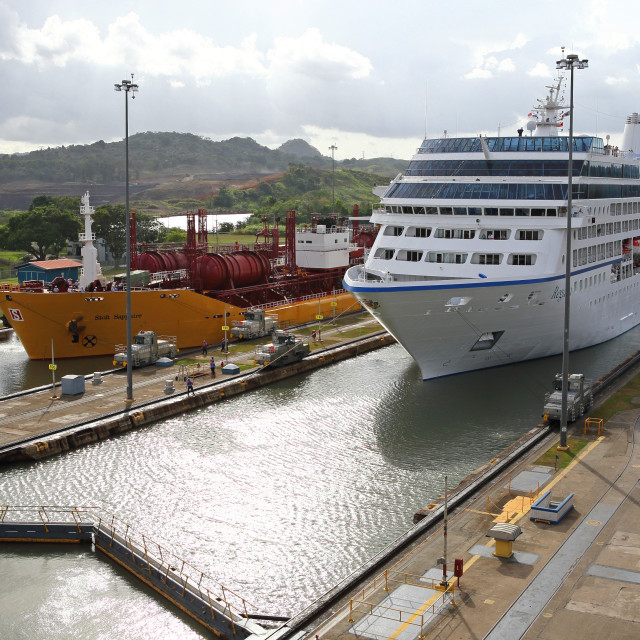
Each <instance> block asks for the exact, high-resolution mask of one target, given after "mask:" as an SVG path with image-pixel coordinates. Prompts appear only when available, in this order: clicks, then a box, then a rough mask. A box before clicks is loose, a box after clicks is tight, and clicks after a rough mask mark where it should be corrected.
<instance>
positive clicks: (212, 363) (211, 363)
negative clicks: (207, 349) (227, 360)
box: [209, 356, 216, 378]
mask: <svg viewBox="0 0 640 640" xmlns="http://www.w3.org/2000/svg"><path fill="white" fill-rule="evenodd" d="M209 367H210V368H211V375H212V376H213V377H214V378H215V377H216V361H215V360H214V359H213V356H211V360H209Z"/></svg>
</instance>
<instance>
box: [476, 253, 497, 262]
mask: <svg viewBox="0 0 640 640" xmlns="http://www.w3.org/2000/svg"><path fill="white" fill-rule="evenodd" d="M471 262H473V263H476V264H500V254H499V253H476V254H474V256H473V258H472V260H471Z"/></svg>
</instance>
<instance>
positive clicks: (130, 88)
mask: <svg viewBox="0 0 640 640" xmlns="http://www.w3.org/2000/svg"><path fill="white" fill-rule="evenodd" d="M114 88H115V90H116V91H124V149H125V152H124V153H125V262H126V274H127V276H126V283H127V398H126V402H133V371H132V362H131V340H132V336H131V220H130V218H129V92H131V93H132V94H135V92H136V91H137V90H138V85H137V84H134V83H133V74H131V80H123V81H122V82H121V83H120V84H115V85H114ZM134 98H135V95H132V96H131V99H132V100H133V99H134Z"/></svg>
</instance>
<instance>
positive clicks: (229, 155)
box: [0, 132, 408, 209]
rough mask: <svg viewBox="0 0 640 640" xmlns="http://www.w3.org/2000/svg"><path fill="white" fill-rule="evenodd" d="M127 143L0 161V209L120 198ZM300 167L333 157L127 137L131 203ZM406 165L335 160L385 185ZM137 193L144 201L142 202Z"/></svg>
mask: <svg viewBox="0 0 640 640" xmlns="http://www.w3.org/2000/svg"><path fill="white" fill-rule="evenodd" d="M124 154H125V149H124V141H118V142H110V143H107V142H104V141H103V140H99V141H97V142H94V143H92V144H88V145H71V146H67V147H64V146H63V147H54V148H47V149H41V150H38V151H32V152H30V153H25V154H13V155H7V154H0V209H3V208H14V209H24V208H26V207H28V205H29V204H30V202H31V200H32V199H33V198H34V197H35V196H37V195H40V194H43V193H47V194H50V195H60V196H63V195H74V196H79V195H81V194H82V193H83V192H84V191H85V190H87V189H88V190H90V192H91V194H92V202H94V201H95V203H96V204H103V203H107V202H118V201H122V200H123V199H124V179H125V166H124ZM297 163H303V164H304V165H305V166H309V167H312V168H315V169H319V170H325V171H328V170H330V169H331V167H332V161H331V158H330V157H327V156H323V155H322V154H321V153H320V151H318V149H316V148H315V147H313V146H311V145H310V144H308V143H307V142H305V141H304V140H300V139H295V140H289V141H288V142H285V143H284V144H283V145H281V146H280V147H279V148H278V149H269V148H268V147H265V146H263V145H260V144H258V143H257V142H256V141H255V140H253V139H252V138H239V137H235V138H231V139H229V140H223V141H218V142H216V141H213V140H209V139H207V138H203V137H201V136H196V135H193V134H190V133H175V132H171V133H170V132H146V133H139V134H135V135H133V136H130V138H129V176H130V188H131V193H132V197H133V196H134V195H135V194H140V195H141V197H143V199H146V200H150V201H152V202H153V201H156V199H160V200H163V201H164V200H167V199H179V200H181V199H184V198H196V199H202V198H203V197H206V196H211V195H212V194H215V193H216V192H217V191H218V189H219V188H220V186H222V185H227V186H229V187H230V188H236V187H237V186H239V187H240V188H247V186H248V184H247V181H249V182H251V181H253V186H257V182H258V181H260V180H265V179H266V180H267V181H268V178H269V176H273V175H278V174H281V173H283V172H285V171H286V170H287V168H288V167H289V165H291V164H297ZM407 164H408V163H407V161H406V160H395V159H391V158H374V159H369V160H357V159H355V158H352V159H350V160H344V161H342V162H338V161H336V163H335V168H336V171H338V170H340V169H342V168H344V169H347V168H348V169H350V170H354V171H360V172H363V173H375V174H376V175H377V176H382V177H385V178H389V177H392V176H395V175H396V174H397V173H398V172H399V171H402V170H404V169H405V168H406V166H407ZM142 194H144V195H143V196H142Z"/></svg>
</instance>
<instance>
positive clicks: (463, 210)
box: [453, 207, 467, 216]
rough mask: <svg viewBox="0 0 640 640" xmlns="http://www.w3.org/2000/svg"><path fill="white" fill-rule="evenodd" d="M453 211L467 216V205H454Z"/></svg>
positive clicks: (458, 214) (457, 214) (455, 213)
mask: <svg viewBox="0 0 640 640" xmlns="http://www.w3.org/2000/svg"><path fill="white" fill-rule="evenodd" d="M453 213H454V215H456V216H466V215H467V207H453Z"/></svg>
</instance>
